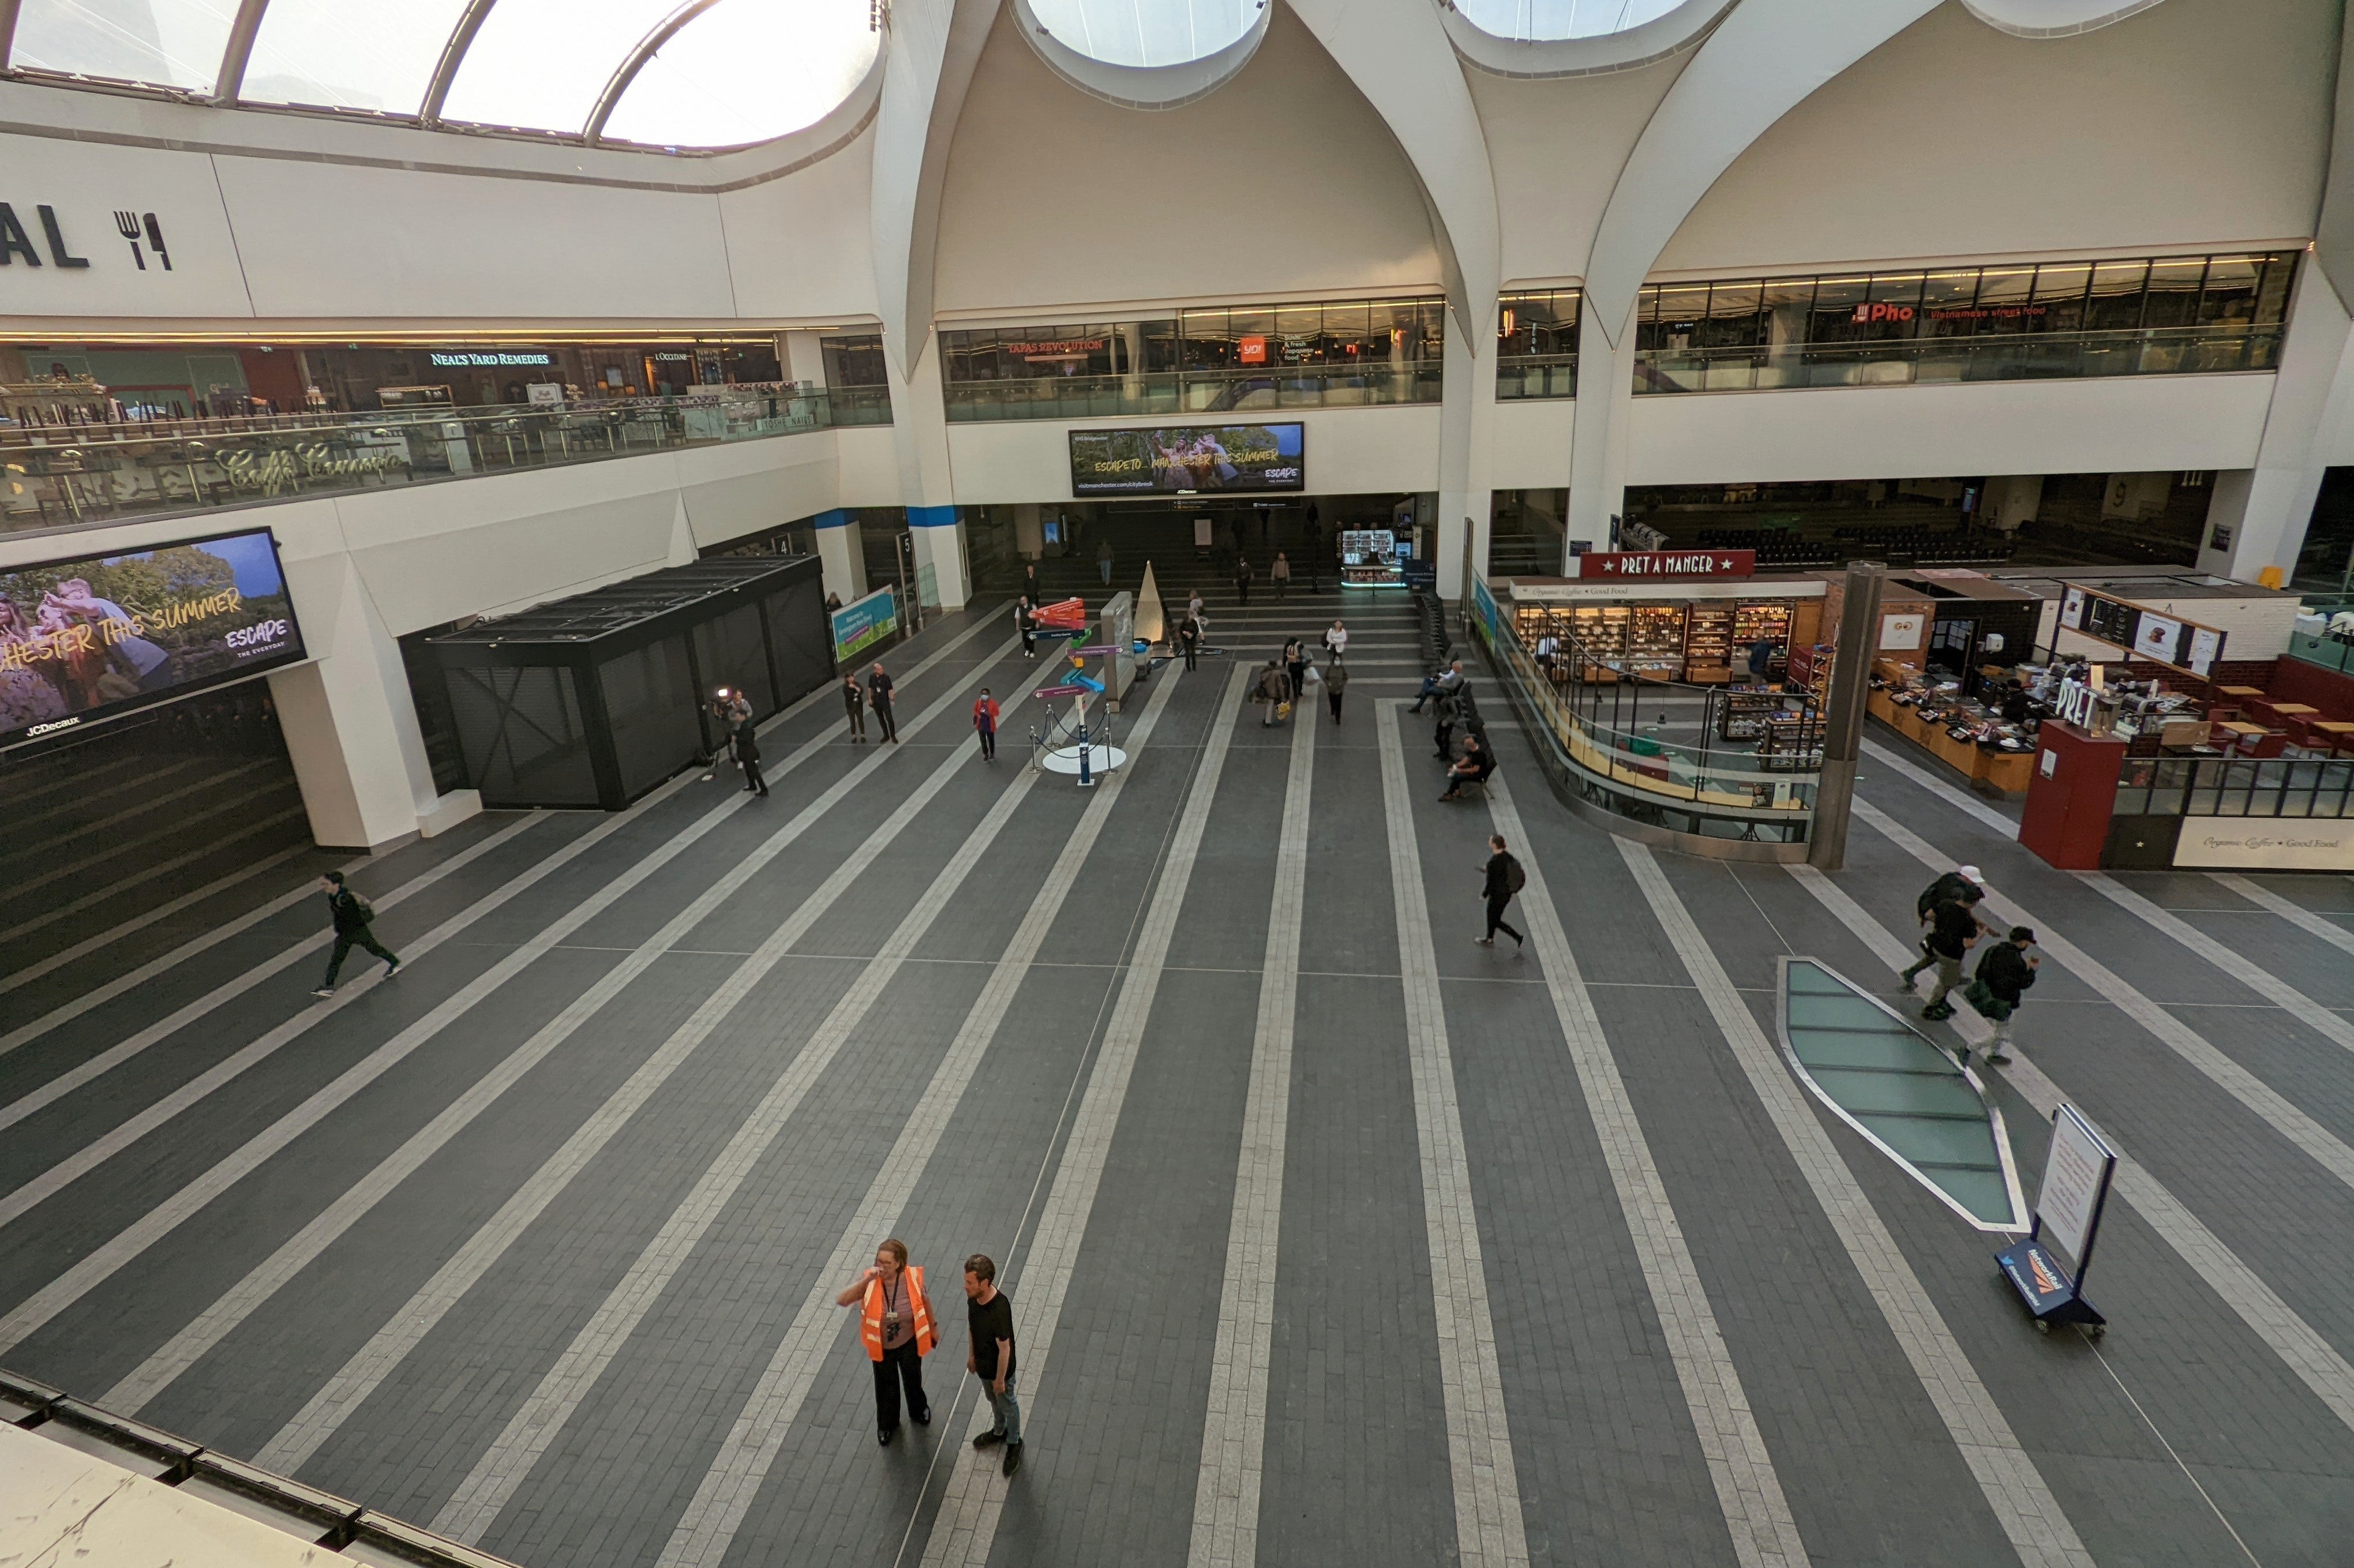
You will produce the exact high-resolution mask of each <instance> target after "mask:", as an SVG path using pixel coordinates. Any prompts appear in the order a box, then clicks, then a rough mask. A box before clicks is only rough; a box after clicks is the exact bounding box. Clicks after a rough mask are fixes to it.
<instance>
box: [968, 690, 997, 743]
mask: <svg viewBox="0 0 2354 1568" xmlns="http://www.w3.org/2000/svg"><path fill="white" fill-rule="evenodd" d="M972 727H973V730H974V732H975V733H977V734H978V735H979V736H981V760H982V761H983V762H994V761H996V760H997V699H996V698H995V697H992V696H991V695H990V694H989V688H988V687H987V686H983V687H981V698H980V700H979V701H978V702H976V703H974V704H973V705H972Z"/></svg>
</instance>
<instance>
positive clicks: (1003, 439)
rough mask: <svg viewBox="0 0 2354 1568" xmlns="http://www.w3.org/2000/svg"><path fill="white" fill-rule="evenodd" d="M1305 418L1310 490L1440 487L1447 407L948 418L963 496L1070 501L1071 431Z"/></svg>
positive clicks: (963, 500) (970, 501) (970, 499)
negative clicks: (954, 421) (975, 420)
mask: <svg viewBox="0 0 2354 1568" xmlns="http://www.w3.org/2000/svg"><path fill="white" fill-rule="evenodd" d="M1293 419H1297V420H1299V422H1300V423H1301V424H1303V425H1305V426H1306V427H1307V429H1306V431H1305V432H1304V434H1303V437H1302V440H1303V442H1304V445H1305V450H1306V455H1307V460H1308V492H1309V493H1310V494H1311V495H1345V494H1352V493H1374V492H1383V491H1409V490H1432V489H1436V488H1437V484H1438V426H1439V411H1438V407H1437V405H1436V404H1422V405H1416V406H1415V407H1412V408H1350V409H1332V410H1318V409H1313V408H1300V409H1290V408H1252V409H1245V410H1244V411H1242V412H1240V413H1233V414H1197V415H1193V416H1191V417H1190V419H1189V418H1188V417H1186V416H1182V415H1171V416H1169V417H1167V418H1160V419H1118V420H1109V419H1086V420H1076V421H1069V422H1065V421H1061V420H1054V419H1013V420H1007V421H1005V422H1003V423H994V424H970V425H961V424H960V425H950V426H949V466H950V467H951V468H952V469H953V470H954V471H955V477H956V499H957V501H958V503H960V504H961V505H977V504H981V503H1019V502H1024V501H1069V500H1071V499H1073V497H1072V494H1071V455H1070V440H1069V432H1070V431H1071V430H1073V429H1095V430H1100V429H1116V428H1121V427H1134V426H1146V425H1156V424H1158V425H1173V424H1183V423H1189V422H1190V423H1194V424H1244V423H1249V422H1254V421H1261V420H1265V421H1289V420H1293Z"/></svg>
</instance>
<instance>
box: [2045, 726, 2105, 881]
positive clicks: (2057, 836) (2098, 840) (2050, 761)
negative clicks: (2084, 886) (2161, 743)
mask: <svg viewBox="0 0 2354 1568" xmlns="http://www.w3.org/2000/svg"><path fill="white" fill-rule="evenodd" d="M2125 761H2126V742H2125V741H2123V740H2120V739H2118V738H2116V737H2115V736H2099V735H2092V734H2089V733H2087V732H2086V731H2084V730H2081V729H2078V728H2077V727H2076V726H2074V725H2072V724H2062V723H2061V722H2060V721H2059V720H2057V719H2046V720H2044V721H2043V725H2042V726H2041V729H2040V730H2039V731H2038V732H2037V735H2036V750H2035V766H2034V769H2033V771H2032V772H2031V774H2030V775H2029V778H2028V781H2027V809H2026V813H2025V815H2024V816H2023V817H2022V818H2021V820H2020V824H2019V842H2020V843H2023V844H2025V845H2026V846H2027V847H2028V848H2029V849H2031V850H2033V851H2034V852H2035V853H2037V854H2040V855H2041V856H2042V857H2043V858H2044V859H2045V860H2047V861H2049V862H2051V863H2052V864H2053V865H2056V866H2058V867H2059V868H2060V869H2061V870H2062V871H2097V870H2099V869H2100V864H2101V852H2102V850H2103V849H2104V848H2105V846H2106V845H2107V843H2108V838H2109V818H2110V816H2111V815H2112V814H2113V813H2114V812H2115V810H2116V804H2117V777H2118V775H2119V774H2120V773H2122V772H2123V771H2124V769H2125Z"/></svg>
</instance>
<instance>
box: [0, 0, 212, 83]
mask: <svg viewBox="0 0 2354 1568" xmlns="http://www.w3.org/2000/svg"><path fill="white" fill-rule="evenodd" d="M236 19H237V0H25V3H24V8H23V9H22V10H21V11H19V12H18V13H17V15H16V46H15V48H12V49H11V50H10V51H9V55H8V63H9V64H10V65H12V66H25V67H32V68H36V69H41V70H56V71H71V72H74V73H75V74H77V75H80V76H96V77H106V78H109V79H113V80H116V81H136V82H145V83H147V84H149V85H150V86H154V87H178V88H187V89H191V90H196V91H198V92H210V91H211V90H213V88H214V86H215V84H216V83H217V82H218V81H219V80H220V67H221V55H222V53H223V52H224V51H225V50H226V49H227V48H228V32H229V25H230V24H231V23H232V22H234V21H235V20H236Z"/></svg>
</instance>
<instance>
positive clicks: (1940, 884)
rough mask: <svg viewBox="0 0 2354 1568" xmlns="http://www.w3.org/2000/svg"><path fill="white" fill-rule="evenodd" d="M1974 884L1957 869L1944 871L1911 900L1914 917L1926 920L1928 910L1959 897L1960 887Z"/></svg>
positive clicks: (1960, 893)
mask: <svg viewBox="0 0 2354 1568" xmlns="http://www.w3.org/2000/svg"><path fill="white" fill-rule="evenodd" d="M1975 885H1976V884H1974V883H1972V882H1971V881H1970V879H1969V878H1968V877H1967V876H1964V875H1963V874H1961V873H1960V872H1958V871H1949V872H1946V874H1944V875H1942V876H1940V877H1938V878H1937V880H1936V881H1935V882H1933V883H1931V884H1930V885H1928V886H1926V887H1925V888H1923V889H1922V890H1921V896H1920V897H1918V898H1916V899H1914V901H1913V913H1914V916H1915V917H1916V918H1919V919H1923V920H1926V919H1927V918H1928V917H1929V913H1930V911H1931V910H1934V909H1935V908H1936V907H1937V906H1938V905H1940V904H1943V903H1945V902H1946V900H1947V899H1950V898H1959V897H1960V896H1961V895H1962V889H1964V888H1966V887H1971V886H1975Z"/></svg>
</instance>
